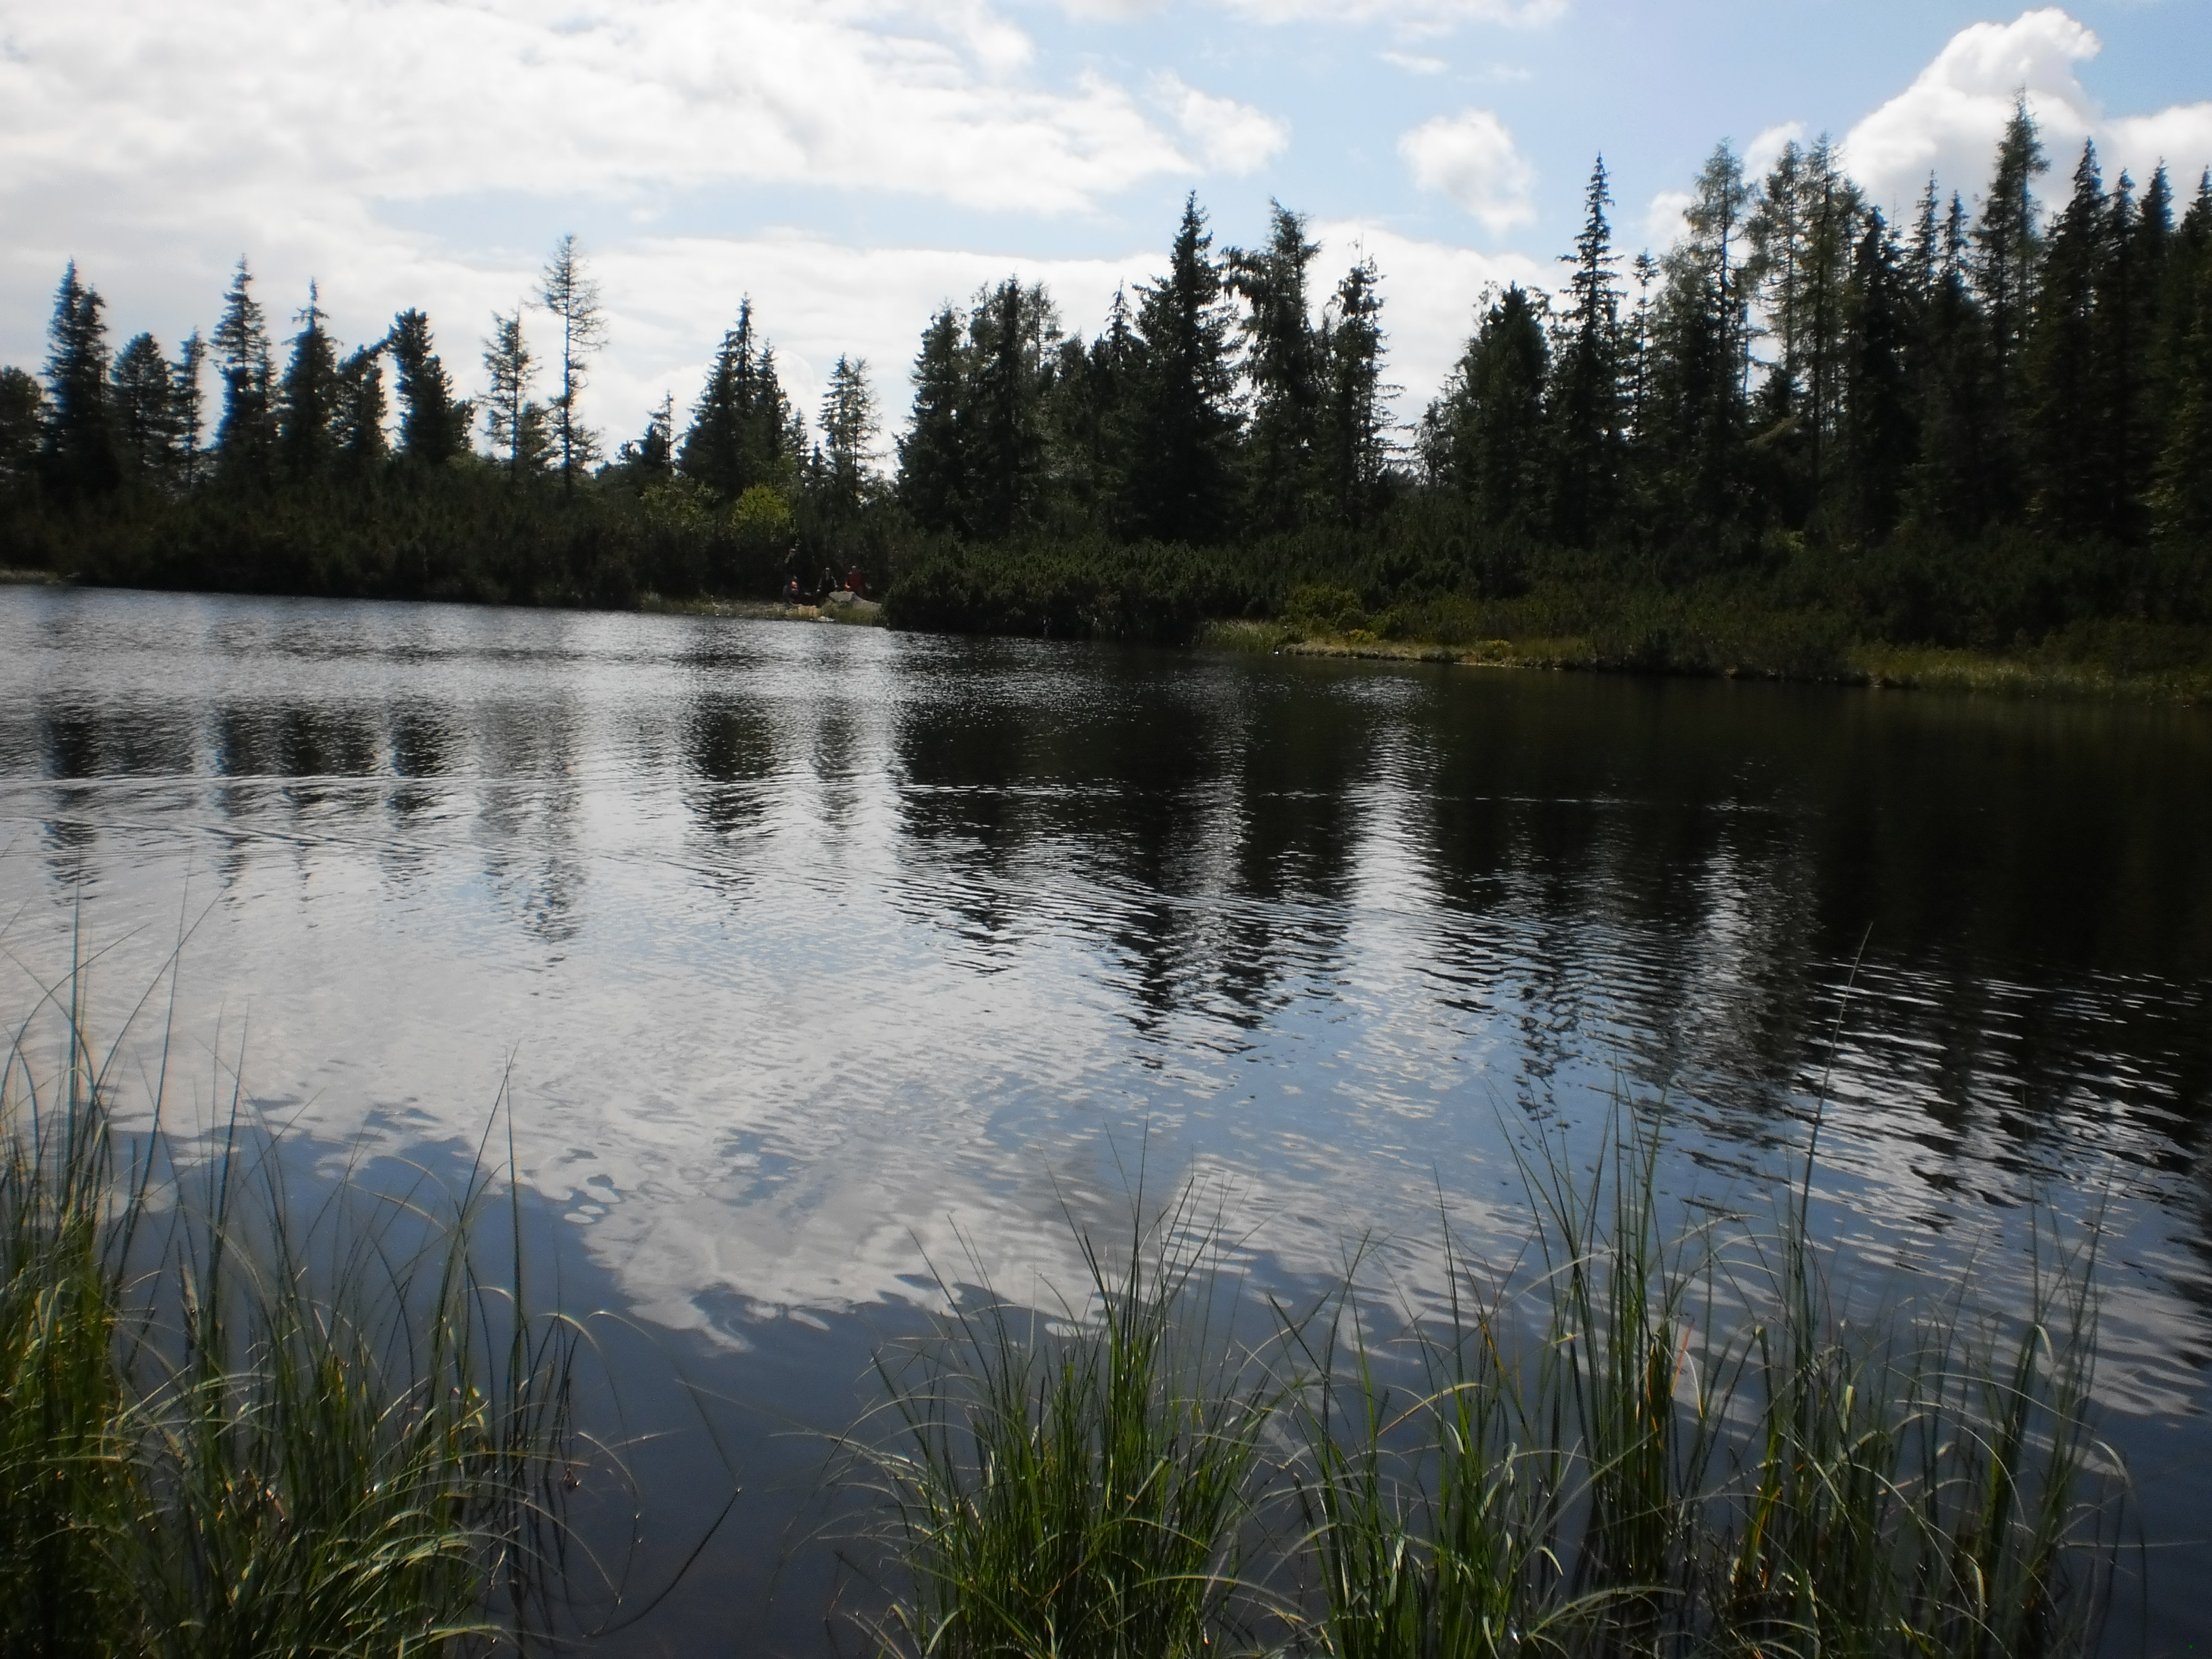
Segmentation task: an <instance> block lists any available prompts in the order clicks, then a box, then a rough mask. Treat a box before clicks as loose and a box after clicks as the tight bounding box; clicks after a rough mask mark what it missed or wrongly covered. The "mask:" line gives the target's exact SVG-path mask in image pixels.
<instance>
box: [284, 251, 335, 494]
mask: <svg viewBox="0 0 2212 1659" xmlns="http://www.w3.org/2000/svg"><path fill="white" fill-rule="evenodd" d="M296 320H297V321H298V322H299V324H300V325H301V326H300V331H299V332H298V333H297V334H295V335H294V336H293V337H292V356H291V360H290V362H288V363H286V365H285V366H284V380H283V385H282V386H281V387H280V388H279V394H280V396H279V402H278V406H277V418H276V434H277V446H278V449H279V453H281V454H282V455H283V464H284V471H285V472H286V474H287V475H288V476H289V477H291V478H293V479H294V480H295V481H299V482H303V483H304V482H306V481H307V480H310V479H315V478H320V477H325V476H326V475H327V474H328V473H329V471H330V470H331V460H332V459H333V458H334V457H335V456H336V454H337V441H336V438H335V436H334V435H333V433H332V431H331V427H332V423H333V422H334V421H335V420H336V418H337V407H338V354H337V344H336V343H334V342H333V341H332V340H331V333H330V331H329V330H328V329H327V328H325V327H324V324H325V322H327V321H328V320H329V313H327V312H325V310H324V309H323V307H322V296H321V293H320V291H319V289H318V288H317V287H316V285H315V284H314V283H312V282H311V283H308V284H307V306H306V308H305V309H303V310H301V312H300V313H298V316H297V319H296Z"/></svg>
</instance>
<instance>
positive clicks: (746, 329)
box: [677, 299, 805, 501]
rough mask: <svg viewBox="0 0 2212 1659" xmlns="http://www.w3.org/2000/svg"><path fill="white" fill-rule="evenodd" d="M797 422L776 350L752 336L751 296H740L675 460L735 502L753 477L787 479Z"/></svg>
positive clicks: (799, 451) (798, 449)
mask: <svg viewBox="0 0 2212 1659" xmlns="http://www.w3.org/2000/svg"><path fill="white" fill-rule="evenodd" d="M804 431H805V428H804V423H803V422H801V421H800V420H799V416H798V411H797V410H793V408H792V406H791V404H790V401H789V399H787V398H786V397H785V396H784V394H783V386H782V384H781V381H780V380H778V379H777V377H776V372H775V352H774V350H772V349H770V348H769V346H768V345H767V344H766V343H764V342H757V341H756V338H755V329H754V326H753V308H752V301H750V299H746V300H741V301H739V302H738V320H737V324H736V325H735V326H734V327H732V328H731V329H730V330H729V331H726V333H725V334H724V335H723V336H722V343H721V344H720V346H719V347H718V348H717V349H716V350H715V353H714V363H713V364H712V366H711V367H710V368H708V372H707V383H706V385H705V386H704V387H703V388H702V390H701V392H700V393H699V401H698V402H697V403H696V404H695V405H693V408H692V411H691V426H690V430H689V431H687V432H686V433H685V434H684V445H683V448H682V450H681V452H680V453H679V454H678V460H677V465H678V466H679V467H680V468H681V469H682V470H683V471H684V473H685V475H686V476H688V477H693V478H696V479H697V480H698V481H699V482H700V483H703V484H705V485H706V486H707V487H708V489H712V490H713V491H714V493H715V494H716V495H720V496H722V497H724V498H725V499H726V500H730V501H735V500H736V499H737V498H738V496H740V495H744V493H745V491H746V490H748V489H750V488H752V487H753V486H754V485H755V484H768V485H770V486H781V485H783V484H786V483H789V482H790V481H791V477H792V476H793V472H794V471H795V469H796V466H797V464H798V461H799V458H800V456H802V455H803V454H804V453H805V439H804Z"/></svg>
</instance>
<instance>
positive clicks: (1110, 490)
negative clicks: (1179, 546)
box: [1048, 288, 1140, 534]
mask: <svg viewBox="0 0 2212 1659" xmlns="http://www.w3.org/2000/svg"><path fill="white" fill-rule="evenodd" d="M1139 350H1140V346H1139V341H1138V339H1137V336H1136V328H1135V324H1134V322H1133V319H1132V317H1131V314H1130V311H1129V300H1128V295H1127V293H1126V292H1124V291H1123V290H1122V289H1118V288H1117V289H1115V290H1114V299H1113V302H1112V304H1111V305H1110V306H1109V307H1108V308H1107V313H1106V326H1105V327H1104V329H1103V330H1102V331H1100V332H1099V334H1098V337H1097V338H1096V339H1094V340H1092V341H1091V343H1090V344H1089V345H1088V346H1085V344H1084V343H1083V342H1082V341H1081V340H1079V339H1074V338H1070V339H1067V340H1063V341H1062V342H1061V343H1060V360H1059V362H1058V363H1057V365H1056V366H1055V367H1054V371H1053V377H1052V389H1051V392H1050V394H1049V398H1048V423H1049V427H1050V441H1051V450H1052V462H1051V465H1052V466H1053V469H1054V476H1053V487H1054V491H1055V494H1056V495H1057V498H1058V499H1059V501H1060V502H1061V503H1063V504H1064V506H1065V507H1066V510H1067V511H1068V512H1070V513H1073V515H1074V516H1075V519H1076V520H1077V522H1079V523H1080V524H1083V525H1085V526H1090V527H1092V528H1097V529H1100V530H1104V531H1107V532H1110V533H1115V534H1119V533H1121V532H1122V530H1123V529H1124V528H1125V523H1124V519H1123V515H1122V507H1123V503H1124V501H1125V500H1126V498H1127V483H1128V475H1129V447H1130V442H1131V439H1132V437H1133V433H1132V430H1131V428H1132V423H1133V404H1132V402H1131V398H1132V397H1133V389H1134V386H1135V384H1136V372H1137V363H1138V358H1139Z"/></svg>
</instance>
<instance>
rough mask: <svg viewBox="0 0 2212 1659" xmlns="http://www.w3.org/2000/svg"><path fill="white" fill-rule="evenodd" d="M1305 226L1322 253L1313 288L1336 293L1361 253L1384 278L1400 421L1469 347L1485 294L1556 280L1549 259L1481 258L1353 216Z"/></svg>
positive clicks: (1415, 411) (1385, 322)
mask: <svg viewBox="0 0 2212 1659" xmlns="http://www.w3.org/2000/svg"><path fill="white" fill-rule="evenodd" d="M1311 230H1312V234H1313V239H1314V240H1315V241H1316V242H1318V243H1319V244H1321V250H1322V251H1321V255H1320V258H1319V259H1318V261H1317V262H1316V267H1315V276H1316V283H1315V286H1316V289H1323V290H1327V289H1334V287H1335V285H1336V279H1337V277H1338V276H1340V275H1341V274H1342V273H1343V271H1344V270H1346V268H1347V267H1349V266H1350V265H1351V264H1352V261H1353V260H1355V259H1357V258H1359V257H1360V255H1361V254H1362V253H1363V252H1364V253H1365V254H1366V255H1367V256H1368V257H1369V258H1372V259H1373V260H1374V261H1375V264H1376V268H1377V269H1379V270H1381V271H1382V273H1383V288H1382V292H1383V332H1384V333H1385V335H1386V336H1387V337H1388V338H1389V349H1390V355H1389V362H1388V368H1389V378H1390V380H1391V381H1392V382H1393V383H1394V384H1395V385H1396V386H1398V387H1399V388H1400V395H1399V398H1398V404H1397V406H1398V416H1399V418H1400V419H1401V420H1402V421H1408V422H1410V421H1412V420H1413V419H1414V418H1415V417H1416V416H1419V414H1420V412H1421V410H1422V409H1423V408H1425V406H1426V405H1427V404H1428V401H1429V399H1430V398H1433V397H1435V396H1436V394H1437V392H1438V391H1439V390H1441V389H1442V387H1443V383H1444V380H1445V377H1446V376H1448V375H1449V374H1450V373H1451V371H1452V367H1453V365H1454V364H1455V363H1456V362H1458V361H1459V357H1460V354H1461V353H1462V351H1464V350H1465V349H1467V341H1468V336H1469V335H1470V334H1472V333H1473V332H1474V322H1475V307H1476V304H1477V302H1478V301H1480V300H1481V299H1482V297H1483V295H1485V294H1486V292H1488V291H1489V290H1491V289H1498V288H1503V287H1504V285H1505V284H1506V283H1520V284H1521V286H1522V287H1523V288H1526V289H1547V288H1549V287H1550V285H1551V284H1552V283H1553V282H1554V281H1555V280H1556V277H1555V274H1554V273H1555V270H1556V267H1555V266H1554V264H1553V262H1552V261H1550V260H1548V259H1537V258H1531V257H1530V256H1528V255H1527V254H1524V253H1479V252H1475V251H1474V249H1472V248H1464V247H1453V246H1449V245H1447V244H1445V243H1443V242H1429V241H1423V240H1419V238H1416V237H1412V236H1407V235H1405V234H1402V233H1401V232H1397V231H1394V230H1391V229H1389V228H1386V227H1383V226H1381V225H1377V224H1372V223H1368V222H1362V221H1359V220H1354V219H1346V220H1327V221H1322V222H1317V223H1316V224H1314V225H1313V226H1312V227H1311Z"/></svg>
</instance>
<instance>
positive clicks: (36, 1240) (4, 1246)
mask: <svg viewBox="0 0 2212 1659" xmlns="http://www.w3.org/2000/svg"><path fill="white" fill-rule="evenodd" d="M122 1052H123V1048H122V1044H121V1042H119V1041H118V1043H117V1044H116V1045H115V1046H114V1047H113V1048H111V1049H109V1050H108V1051H107V1053H106V1054H105V1055H101V1054H97V1053H96V1052H95V1049H94V1045H93V1042H92V1041H91V1038H90V1036H88V1032H87V1030H86V1016H85V996H84V981H83V975H82V971H81V970H73V971H72V973H71V974H70V976H69V977H68V978H67V979H66V980H65V981H63V982H62V983H60V984H58V985H54V986H51V987H43V988H42V991H41V994H40V999H39V1005H38V1006H37V1007H36V1008H35V1009H34V1011H33V1014H32V1016H31V1017H30V1018H27V1020H26V1021H25V1022H24V1024H22V1025H21V1026H20V1027H18V1028H17V1029H16V1030H15V1032H14V1033H13V1034H12V1036H11V1037H10V1039H9V1047H8V1050H7V1053H6V1054H5V1056H4V1057H3V1058H0V1652H6V1653H9V1654H16V1653H22V1654H41V1655H75V1654H80V1653H82V1654H85V1655H102V1656H106V1655H161V1656H167V1655H174V1656H179V1659H182V1656H185V1655H191V1656H241V1659H243V1656H264V1655H269V1656H276V1655H285V1656H293V1655H297V1656H307V1655H318V1656H327V1655H364V1656H366V1655H386V1654H389V1655H393V1656H398V1655H402V1654H416V1653H420V1654H429V1653H434V1652H438V1651H442V1650H446V1649H447V1648H449V1647H454V1646H465V1645H473V1644H474V1642H473V1638H490V1637H492V1636H494V1635H495V1634H496V1633H498V1632H501V1631H506V1632H510V1633H513V1632H520V1631H523V1630H526V1629H530V1628H535V1627H538V1626H540V1625H542V1624H543V1622H544V1614H545V1613H546V1612H547V1610H548V1607H549V1606H550V1601H549V1597H550V1595H551V1594H552V1592H553V1590H554V1589H555V1588H556V1585H557V1583H558V1581H559V1576H560V1561H559V1559H558V1552H559V1549H560V1547H561V1544H562V1524H561V1519H562V1517H561V1507H562V1487H563V1485H564V1481H565V1479H566V1477H568V1474H569V1473H570V1464H569V1462H568V1458H569V1457H570V1455H571V1453H572V1445H573V1435H572V1431H571V1425H570V1417H569V1404H570V1401H569V1393H570V1376H571V1366H572V1363H573V1360H574V1352H575V1337H576V1333H575V1330H574V1328H573V1327H572V1326H571V1325H570V1324H568V1322H566V1321H564V1320H562V1319H561V1318H560V1317H558V1316H549V1315H545V1314H543V1313H540V1312H538V1311H537V1310H534V1309H533V1308H532V1305H531V1304H530V1302H529V1301H528V1299H527V1297H526V1285H525V1284H524V1282H523V1274H522V1268H521V1262H522V1260H523V1253H522V1248H521V1244H522V1241H521V1239H520V1231H519V1230H520V1216H519V1212H515V1211H513V1209H512V1207H511V1206H510V1209H509V1212H508V1218H507V1219H508V1224H509V1227H510V1230H511V1232H510V1237H507V1239H506V1240H504V1241H502V1249H491V1248H490V1242H491V1241H490V1239H489V1237H488V1233H489V1229H488V1227H487V1225H486V1224H487V1222H488V1219H489V1215H490V1212H491V1203H490V1198H489V1185H488V1182H486V1181H485V1180H484V1179H483V1176H482V1175H481V1173H479V1174H477V1175H475V1176H471V1179H470V1180H469V1181H468V1182H467V1183H466V1186H465V1189H464V1190H463V1191H462V1192H460V1193H459V1194H458V1195H455V1196H452V1197H450V1198H446V1197H441V1196H440V1195H438V1194H436V1193H435V1191H434V1190H433V1189H432V1188H430V1186H429V1184H428V1182H424V1183H422V1184H420V1185H418V1186H417V1187H416V1188H414V1189H413V1190H411V1191H410V1192H408V1193H405V1194H402V1195H400V1196H398V1197H396V1198H389V1199H383V1198H375V1197H369V1196H366V1195H362V1194H350V1193H342V1194H341V1196H340V1197H339V1198H338V1199H336V1200H332V1201H331V1202H330V1203H329V1204H328V1205H326V1206H324V1207H323V1208H322V1209H321V1210H319V1212H317V1213H315V1214H314V1215H313V1216H311V1217H307V1218H301V1217H300V1216H298V1215H295V1213H294V1212H293V1210H292V1207H291V1206H290V1205H289V1203H288V1200H287V1198H286V1194H285V1183H284V1180H283V1175H282V1173H281V1165H280V1159H279V1152H280V1148H279V1146H278V1145H277V1143H276V1139H274V1138H273V1137H271V1136H270V1135H268V1134H265V1133H260V1132H259V1131H258V1130H257V1129H256V1128H255V1127H254V1126H253V1124H252V1120H251V1115H250V1113H249V1111H248V1109H247V1107H246V1102H245V1100H244V1098H243V1095H242V1091H240V1089H239V1087H238V1086H237V1085H235V1084H234V1085H233V1086H232V1088H231V1090H230V1091H229V1093H228V1098H227V1099H225V1098H222V1097H216V1098H214V1099H213V1101H212V1104H214V1105H215V1106H216V1107H217V1108H219V1111H218V1113H217V1114H216V1115H215V1117H214V1120H213V1133H211V1135H209V1136H206V1137H204V1138H201V1139H181V1138H174V1137H173V1136H172V1135H171V1134H170V1133H168V1130H167V1126H166V1124H165V1121H164V1119H165V1117H166V1115H167V1111H168V1109H169V1107H170V1105H171V1103H169V1102H167V1100H165V1099H164V1098H163V1096H164V1093H165V1090H166V1082H165V1079H166V1078H167V1070H168V1056H167V1052H166V1048H164V1051H163V1053H162V1054H161V1057H160V1059H159V1060H158V1062H157V1063H156V1065H155V1067H154V1070H153V1076H154V1079H155V1081H153V1082H152V1083H151V1084H150V1085H149V1090H150V1098H149V1099H148V1100H147V1101H145V1102H143V1108H144V1109H145V1110H146V1112H147V1114H148V1115H149V1116H150V1118H151V1126H152V1127H150V1129H146V1130H143V1131H137V1132H134V1133H128V1134H125V1133H122V1132H120V1131H119V1130H118V1127H117V1123H116V1113H115V1104H116V1103H115V1100H114V1092H115V1089H116V1080H117V1078H118V1074H119V1072H120V1066H121V1061H120V1055H121V1054H122ZM479 1170H481V1164H479ZM487 1259H490V1260H493V1261H503V1266H501V1267H498V1268H497V1269H496V1271H489V1270H487V1268H486V1267H485V1265H484V1264H485V1262H486V1261H487Z"/></svg>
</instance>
